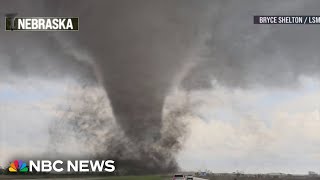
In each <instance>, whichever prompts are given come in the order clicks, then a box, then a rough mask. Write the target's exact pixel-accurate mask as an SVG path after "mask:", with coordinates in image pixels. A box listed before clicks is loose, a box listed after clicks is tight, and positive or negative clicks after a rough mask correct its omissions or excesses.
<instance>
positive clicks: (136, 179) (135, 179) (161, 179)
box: [0, 175, 170, 180]
mask: <svg viewBox="0 0 320 180" xmlns="http://www.w3.org/2000/svg"><path fill="white" fill-rule="evenodd" d="M0 179H68V180H70V179H94V180H169V179H170V177H168V176H110V177H101V176H99V177H89V176H85V177H50V176H28V175H26V176H23V175H19V176H12V175H10V176H4V175H0Z"/></svg>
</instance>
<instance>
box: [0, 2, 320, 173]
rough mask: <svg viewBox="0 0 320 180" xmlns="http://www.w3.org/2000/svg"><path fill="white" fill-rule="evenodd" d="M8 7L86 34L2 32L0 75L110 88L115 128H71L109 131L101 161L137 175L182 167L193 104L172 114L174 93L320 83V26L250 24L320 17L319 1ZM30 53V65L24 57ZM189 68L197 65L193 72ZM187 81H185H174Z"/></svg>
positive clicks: (101, 149) (93, 124) (90, 124)
mask: <svg viewBox="0 0 320 180" xmlns="http://www.w3.org/2000/svg"><path fill="white" fill-rule="evenodd" d="M31 2H32V3H31ZM29 3H30V4H29ZM31 4H32V6H31ZM2 5H3V6H2V7H1V11H4V10H6V11H12V12H17V13H18V14H19V15H21V16H76V17H80V23H79V24H80V30H79V32H73V33H70V32H55V33H50V32H49V33H42V32H1V38H2V39H5V40H6V41H7V42H8V43H6V44H3V43H2V44H1V46H0V47H1V49H0V53H1V56H5V57H7V58H5V59H7V60H1V62H0V63H1V66H0V70H1V71H2V70H3V71H2V73H3V72H5V73H9V74H11V75H12V77H14V78H12V79H10V78H9V80H10V81H12V82H13V83H14V79H15V78H17V79H23V78H44V79H49V80H50V79H64V78H74V79H76V80H77V82H78V83H79V84H85V85H86V86H90V87H92V88H103V90H104V93H105V94H104V95H105V97H104V99H108V101H109V102H108V103H109V105H110V107H111V109H112V110H111V111H110V113H111V114H113V118H114V124H113V125H112V127H115V129H113V131H112V129H111V130H110V127H108V126H111V125H108V123H106V122H109V121H110V117H109V116H108V117H104V118H103V117H102V118H101V120H92V119H91V120H87V119H86V120H84V119H81V117H79V118H78V119H79V122H82V121H83V124H87V125H88V126H81V127H80V126H78V125H77V124H78V122H75V121H70V123H71V124H73V126H74V127H75V129H76V130H77V129H78V130H81V132H80V134H82V135H83V134H91V135H92V132H95V131H98V130H100V128H101V127H104V126H106V132H107V133H106V134H105V135H106V136H105V137H104V138H105V139H104V141H102V142H103V143H101V144H100V145H99V147H97V149H99V151H98V152H97V156H98V157H102V158H103V157H108V158H109V156H111V157H112V158H114V159H116V160H119V161H118V162H119V166H122V167H123V169H126V170H128V171H129V170H130V169H131V170H132V171H133V172H134V173H141V172H144V173H145V172H149V173H157V172H169V171H175V170H176V169H178V165H177V162H176V161H175V155H176V154H177V153H178V152H179V150H180V149H181V148H182V144H183V139H184V137H185V135H186V134H187V133H186V128H187V126H186V124H185V122H183V118H182V117H183V116H188V115H189V113H190V106H191V105H190V104H188V102H186V103H185V104H180V105H177V106H178V107H172V108H171V109H170V110H168V111H167V110H166V108H165V107H166V98H167V96H168V95H169V94H170V93H172V89H173V88H175V87H179V88H183V89H184V91H185V92H189V91H194V90H198V89H210V88H214V83H213V82H218V83H219V84H221V85H223V86H228V87H230V88H243V89H246V88H250V87H252V86H266V87H272V88H288V87H296V86H297V85H298V83H299V81H298V80H299V77H301V76H303V75H306V76H312V77H318V76H319V71H318V68H319V67H320V60H319V55H320V54H319V52H320V51H318V50H317V48H318V47H319V45H320V36H319V32H318V28H317V27H316V26H302V25H281V26H280V25H254V24H253V22H252V19H253V15H259V14H274V15H277V14H281V15H286V14H288V15H294V14H300V15H301V14H303V15H308V14H317V13H318V11H317V10H316V9H314V8H313V7H315V6H317V5H320V3H319V2H318V1H315V0H306V1H303V2H302V1H292V0H281V1H279V0H278V1H275V0H272V1H262V0H259V1H256V0H245V1H236V0H228V1H225V0H221V1H206V0H204V1H195V0H193V1H192V0H184V1H182V0H163V1H150V0H135V1H129V0H121V1H116V0H110V1H102V0H93V1H90V2H89V1H85V0H78V1H77V3H75V2H71V1H62V0H46V1H37V0H32V1H28V3H26V1H18V0H14V1H6V2H2ZM302 7H303V8H302ZM5 8H6V9H5ZM6 13H8V12H6ZM292 27H294V28H292ZM30 53H31V54H33V55H32V56H33V58H29V59H24V58H23V57H24V55H25V54H30ZM190 57H191V58H190ZM188 63H193V64H194V66H192V67H191V68H190V67H189V68H190V70H189V69H188V71H187V72H186V66H187V65H188ZM181 73H182V74H183V77H180V80H181V82H180V81H178V82H177V81H175V80H176V77H178V76H179V75H181ZM1 80H6V81H8V79H1ZM88 92H90V90H89V91H88ZM79 98H81V97H79ZM82 98H84V97H82ZM186 99H187V96H186ZM80 100H81V99H80ZM88 102H89V104H90V103H92V104H95V103H97V102H96V100H89V101H88ZM98 104H99V103H98ZM87 106H90V105H88V104H87ZM105 107H106V105H101V109H102V110H103V109H104V108H105ZM101 109H100V108H97V111H100V110H101ZM78 110H79V109H78ZM85 110H87V107H86V106H85V107H84V108H83V109H80V111H85ZM92 111H93V112H95V110H92ZM165 112H167V114H166V113H165ZM81 113H86V111H85V112H81ZM87 113H89V114H90V113H91V114H92V112H90V111H89V110H88V111H87ZM84 115H88V114H84ZM89 119H90V118H89ZM111 119H112V118H111ZM66 121H67V120H66ZM97 125H98V126H97ZM85 127H90V128H85ZM53 129H54V128H53ZM115 131H117V132H115ZM50 133H52V135H53V136H54V134H55V132H54V131H53V132H50ZM93 134H94V133H93ZM110 134H114V135H113V136H110ZM91 135H90V136H89V137H90V138H89V139H90V141H95V139H96V136H91ZM146 162H147V163H146Z"/></svg>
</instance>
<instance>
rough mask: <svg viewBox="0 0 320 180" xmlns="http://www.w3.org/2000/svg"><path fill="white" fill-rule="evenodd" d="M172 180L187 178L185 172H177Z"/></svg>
mask: <svg viewBox="0 0 320 180" xmlns="http://www.w3.org/2000/svg"><path fill="white" fill-rule="evenodd" d="M172 180H186V179H185V177H184V175H183V174H175V175H173V177H172Z"/></svg>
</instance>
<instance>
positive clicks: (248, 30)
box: [183, 0, 320, 89]
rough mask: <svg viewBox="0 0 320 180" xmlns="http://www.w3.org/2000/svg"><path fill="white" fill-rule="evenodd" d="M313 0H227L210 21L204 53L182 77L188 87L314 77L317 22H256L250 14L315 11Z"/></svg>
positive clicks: (319, 40) (319, 39) (277, 83)
mask: <svg viewBox="0 0 320 180" xmlns="http://www.w3.org/2000/svg"><path fill="white" fill-rule="evenodd" d="M319 6H320V4H319V2H318V1H313V0H309V1H290V0H282V1H228V3H226V4H225V5H224V6H223V10H221V11H220V12H221V13H220V14H219V16H218V17H219V19H218V20H217V21H215V22H214V23H212V28H210V30H211V33H210V34H211V35H212V37H211V38H209V39H208V41H207V47H206V48H207V49H206V50H207V52H208V53H207V54H206V56H207V57H205V59H206V60H204V62H202V63H199V64H198V65H197V66H196V67H195V68H194V69H192V70H191V72H190V73H189V75H188V76H187V77H186V78H185V79H184V81H183V85H184V87H186V88H187V89H198V88H201V87H205V88H206V87H210V85H211V81H210V80H212V79H215V80H217V81H218V82H219V83H221V84H224V85H227V86H230V87H241V88H247V87H250V86H252V85H263V86H268V87H291V86H294V85H296V84H297V83H298V78H299V76H301V75H306V76H318V75H319V71H318V68H319V66H320V60H319V55H320V53H319V50H318V47H319V44H320V36H319V31H318V27H317V26H304V25H255V24H253V22H252V18H253V16H254V15H301V14H303V15H313V14H318V12H317V11H318V7H319Z"/></svg>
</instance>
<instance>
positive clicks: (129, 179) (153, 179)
mask: <svg viewBox="0 0 320 180" xmlns="http://www.w3.org/2000/svg"><path fill="white" fill-rule="evenodd" d="M101 179H105V180H168V179H169V178H168V177H163V176H118V177H107V178H101Z"/></svg>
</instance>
